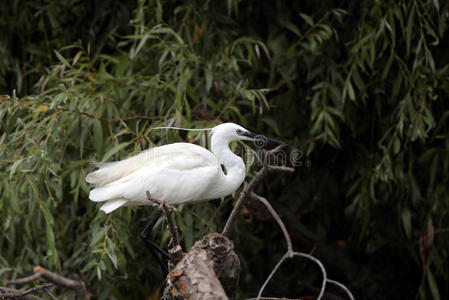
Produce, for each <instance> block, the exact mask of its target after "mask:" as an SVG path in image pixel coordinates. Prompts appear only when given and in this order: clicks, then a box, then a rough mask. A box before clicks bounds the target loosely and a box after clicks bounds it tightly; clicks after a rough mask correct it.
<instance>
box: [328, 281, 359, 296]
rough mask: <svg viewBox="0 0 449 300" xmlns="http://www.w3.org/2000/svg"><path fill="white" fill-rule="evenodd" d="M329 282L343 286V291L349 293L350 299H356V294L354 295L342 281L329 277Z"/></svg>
mask: <svg viewBox="0 0 449 300" xmlns="http://www.w3.org/2000/svg"><path fill="white" fill-rule="evenodd" d="M327 282H329V283H332V284H334V285H336V286H338V287H339V288H341V289H342V290H343V291H345V292H346V294H347V295H348V297H349V299H351V300H354V296H353V295H352V293H351V291H350V290H349V289H348V288H347V287H346V286H345V285H344V284H342V283H340V282H338V281H335V280H331V279H328V280H327Z"/></svg>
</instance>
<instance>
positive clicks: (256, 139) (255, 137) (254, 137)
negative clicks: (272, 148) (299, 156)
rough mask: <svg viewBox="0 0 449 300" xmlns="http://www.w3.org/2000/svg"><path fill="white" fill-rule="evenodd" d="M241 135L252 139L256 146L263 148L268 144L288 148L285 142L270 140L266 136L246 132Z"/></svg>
mask: <svg viewBox="0 0 449 300" xmlns="http://www.w3.org/2000/svg"><path fill="white" fill-rule="evenodd" d="M241 135H243V136H246V137H248V138H250V139H251V140H253V141H254V142H255V143H256V144H258V145H261V146H265V145H266V144H268V143H270V144H273V145H284V146H287V144H286V143H284V142H281V141H278V140H275V139H271V138H268V137H266V136H264V135H261V134H255V133H252V132H250V131H244V132H242V133H241Z"/></svg>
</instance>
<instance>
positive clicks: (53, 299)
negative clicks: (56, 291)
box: [44, 289, 58, 300]
mask: <svg viewBox="0 0 449 300" xmlns="http://www.w3.org/2000/svg"><path fill="white" fill-rule="evenodd" d="M44 292H45V294H47V295H48V296H50V298H51V299H52V300H58V298H56V297H55V295H53V294H52V293H51V292H50V291H49V290H48V289H44Z"/></svg>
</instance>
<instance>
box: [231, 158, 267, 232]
mask: <svg viewBox="0 0 449 300" xmlns="http://www.w3.org/2000/svg"><path fill="white" fill-rule="evenodd" d="M267 171H268V167H267V166H266V165H264V166H263V167H262V168H261V169H260V170H259V171H258V172H257V173H256V175H255V176H254V177H253V179H251V181H250V182H249V184H248V185H247V186H246V187H245V188H244V189H243V191H242V192H241V193H240V195H239V197H238V199H237V202H236V204H235V206H234V208H233V209H232V212H231V214H230V215H229V218H228V220H227V221H226V224H225V226H224V229H223V232H222V234H223V235H225V236H227V237H230V236H231V230H232V227H233V226H234V223H235V219H236V218H237V215H238V214H239V213H240V210H241V208H242V207H243V205H244V204H245V203H246V201H247V196H248V194H249V193H251V191H252V190H253V189H254V187H255V186H256V184H258V183H259V182H260V181H261V180H262V178H263V177H264V176H265V174H266V173H267Z"/></svg>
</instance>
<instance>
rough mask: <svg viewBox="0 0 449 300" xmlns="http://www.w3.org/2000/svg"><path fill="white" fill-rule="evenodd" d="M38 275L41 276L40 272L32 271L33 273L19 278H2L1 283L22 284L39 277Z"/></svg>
mask: <svg viewBox="0 0 449 300" xmlns="http://www.w3.org/2000/svg"><path fill="white" fill-rule="evenodd" d="M39 277H41V274H40V273H34V274H33V275H30V276H27V277H23V278H19V279H14V280H3V285H23V284H27V283H30V282H32V281H35V280H36V279H39Z"/></svg>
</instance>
